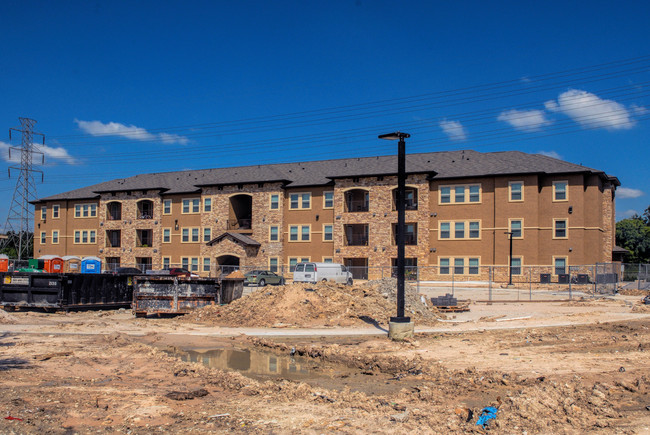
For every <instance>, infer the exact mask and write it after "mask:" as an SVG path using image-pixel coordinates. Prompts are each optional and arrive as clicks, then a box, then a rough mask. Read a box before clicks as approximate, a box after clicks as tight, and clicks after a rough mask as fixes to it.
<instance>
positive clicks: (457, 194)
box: [454, 186, 465, 203]
mask: <svg viewBox="0 0 650 435" xmlns="http://www.w3.org/2000/svg"><path fill="white" fill-rule="evenodd" d="M454 202H456V203H458V202H465V186H456V187H455V188H454Z"/></svg>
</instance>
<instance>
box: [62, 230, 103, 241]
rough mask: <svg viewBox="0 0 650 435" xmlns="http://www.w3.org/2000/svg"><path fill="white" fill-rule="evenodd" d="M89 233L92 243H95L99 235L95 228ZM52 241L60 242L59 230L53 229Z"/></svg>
mask: <svg viewBox="0 0 650 435" xmlns="http://www.w3.org/2000/svg"><path fill="white" fill-rule="evenodd" d="M88 235H89V239H90V243H95V241H96V240H95V239H96V237H97V233H96V232H95V230H92V231H90V233H89V234H88ZM55 237H56V242H55V241H54V238H55ZM52 243H59V232H58V231H53V232H52Z"/></svg>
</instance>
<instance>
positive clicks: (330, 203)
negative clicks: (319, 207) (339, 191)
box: [323, 190, 334, 208]
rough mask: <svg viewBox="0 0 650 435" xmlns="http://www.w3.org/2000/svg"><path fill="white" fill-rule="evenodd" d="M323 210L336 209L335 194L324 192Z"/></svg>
mask: <svg viewBox="0 0 650 435" xmlns="http://www.w3.org/2000/svg"><path fill="white" fill-rule="evenodd" d="M323 208H334V192H333V191H331V190H330V191H327V192H323Z"/></svg>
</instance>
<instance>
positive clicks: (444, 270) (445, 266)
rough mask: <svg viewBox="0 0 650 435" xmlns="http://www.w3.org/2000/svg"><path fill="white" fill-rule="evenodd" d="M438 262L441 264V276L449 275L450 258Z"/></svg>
mask: <svg viewBox="0 0 650 435" xmlns="http://www.w3.org/2000/svg"><path fill="white" fill-rule="evenodd" d="M438 262H439V264H440V274H441V275H449V258H440V259H438Z"/></svg>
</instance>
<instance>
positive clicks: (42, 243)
mask: <svg viewBox="0 0 650 435" xmlns="http://www.w3.org/2000/svg"><path fill="white" fill-rule="evenodd" d="M45 243H47V233H46V232H45V231H41V245H44V244H45Z"/></svg>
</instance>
